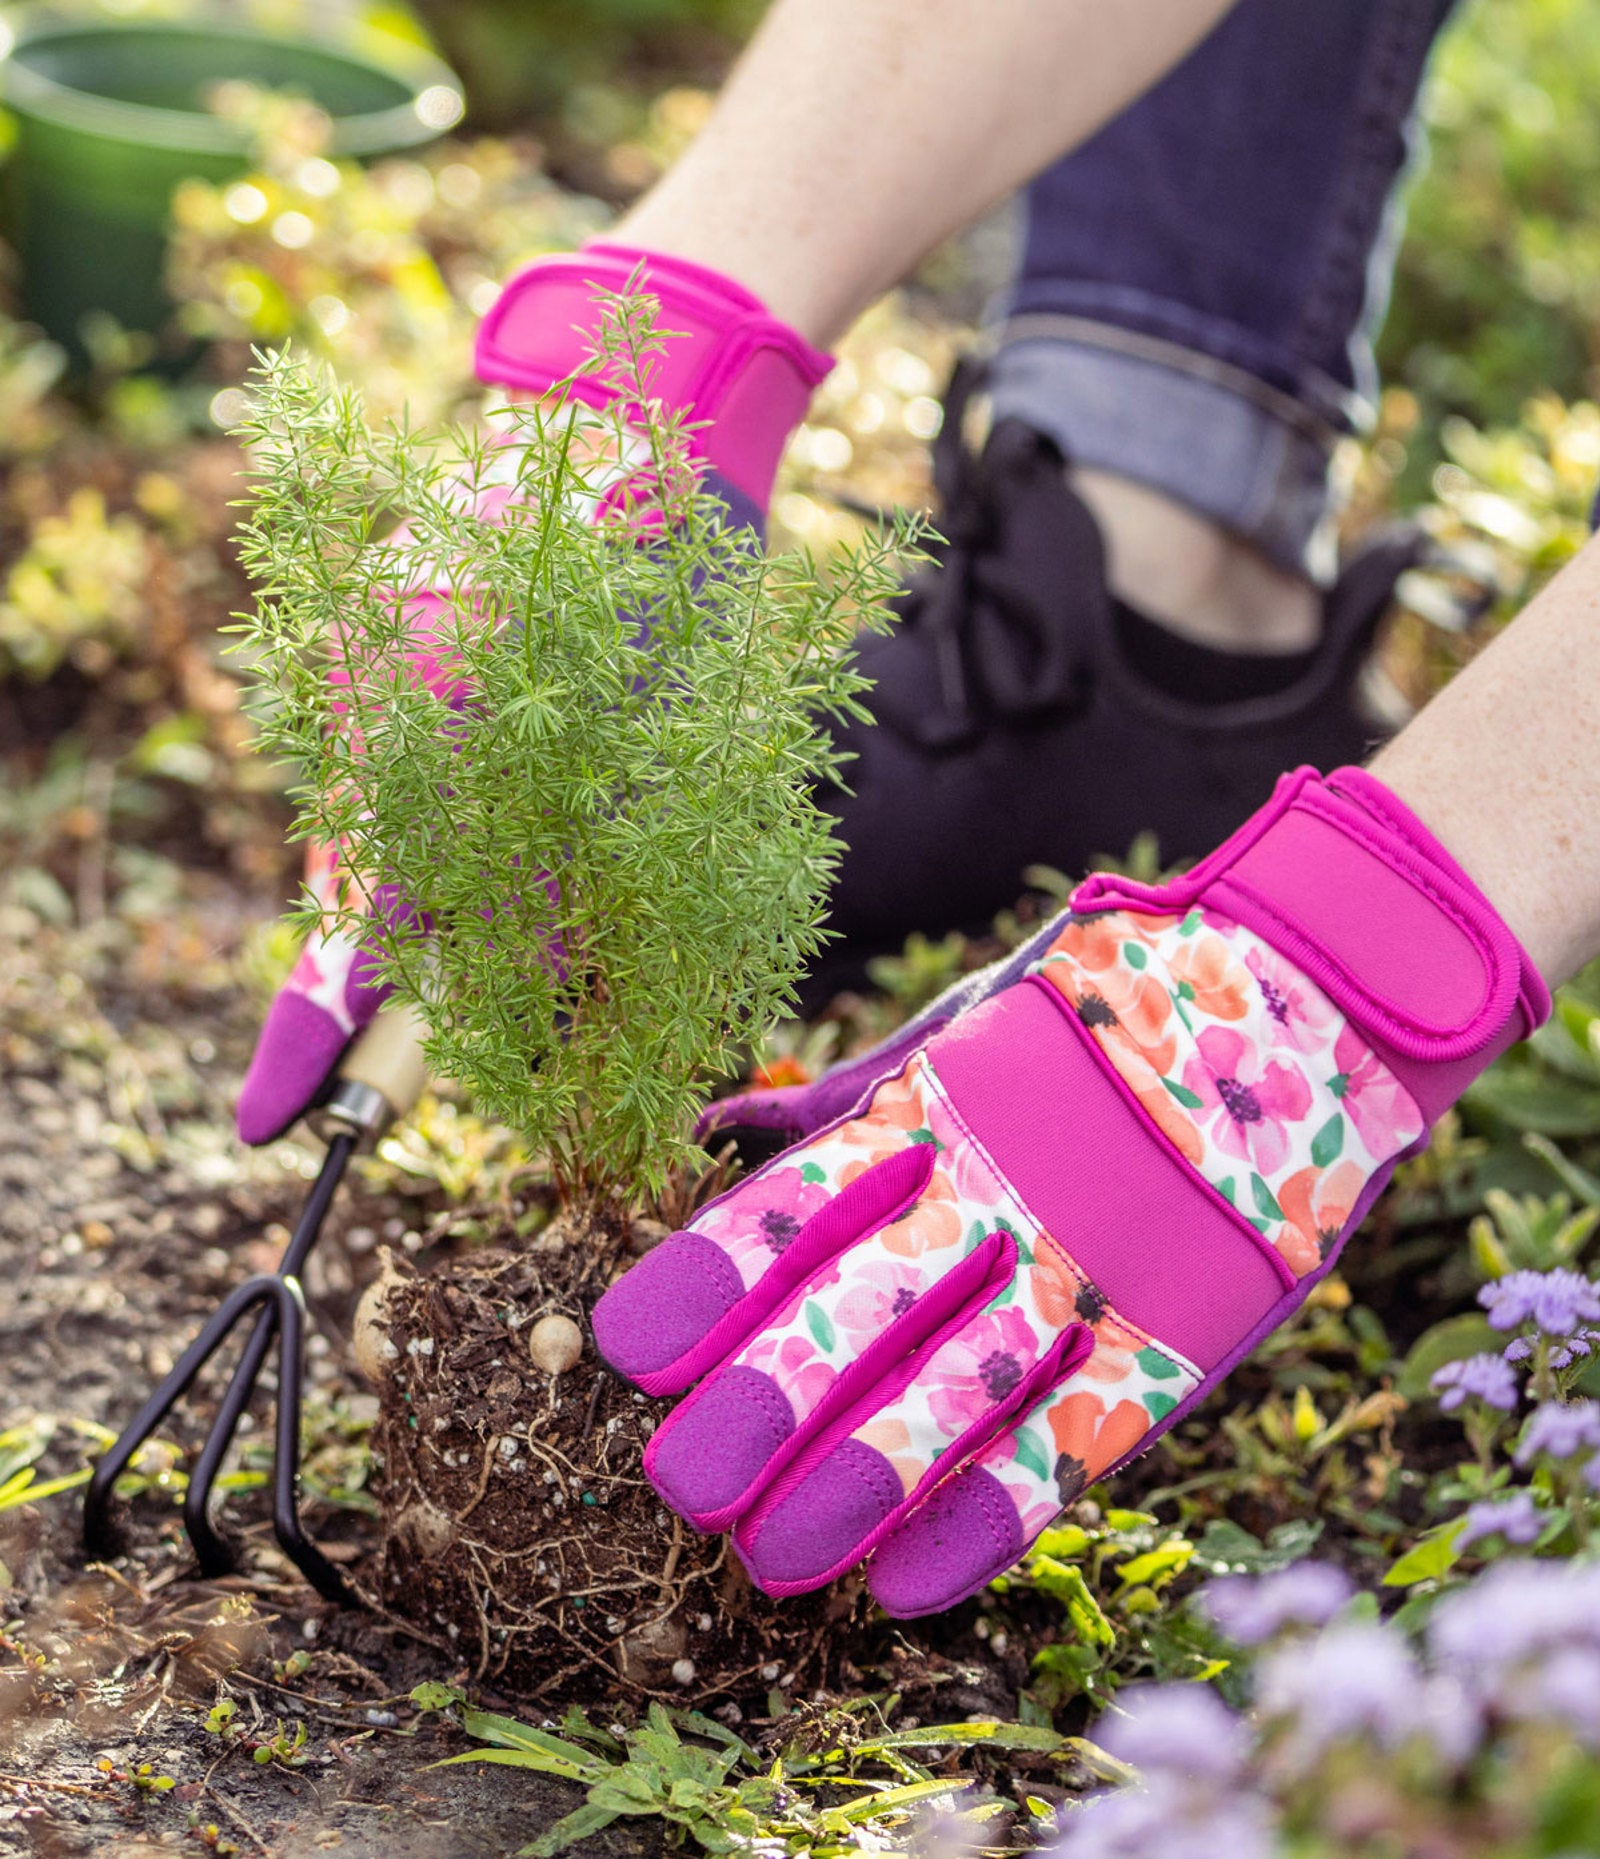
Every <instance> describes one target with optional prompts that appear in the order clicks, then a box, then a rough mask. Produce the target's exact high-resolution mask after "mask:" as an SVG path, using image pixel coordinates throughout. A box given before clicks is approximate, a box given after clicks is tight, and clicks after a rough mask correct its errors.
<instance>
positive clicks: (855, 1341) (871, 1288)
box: [833, 1259, 924, 1354]
mask: <svg viewBox="0 0 1600 1859" xmlns="http://www.w3.org/2000/svg"><path fill="white" fill-rule="evenodd" d="M923 1289H924V1275H923V1273H922V1272H921V1271H920V1270H919V1269H918V1268H917V1267H916V1266H915V1265H911V1264H907V1263H903V1262H902V1261H901V1260H899V1259H878V1260H875V1261H874V1262H873V1263H872V1264H871V1265H866V1266H863V1267H862V1268H861V1269H860V1270H859V1271H857V1272H854V1273H852V1274H851V1285H850V1289H849V1290H848V1291H847V1292H846V1293H845V1295H844V1296H843V1297H842V1298H840V1300H839V1302H838V1304H837V1305H836V1306H835V1308H834V1313H833V1319H834V1322H835V1323H836V1324H837V1325H838V1327H839V1328H840V1329H841V1330H842V1331H843V1332H844V1333H845V1335H846V1336H848V1337H849V1339H850V1342H851V1344H852V1346H853V1348H854V1350H855V1352H856V1353H858V1354H859V1352H860V1351H861V1350H862V1349H864V1348H865V1347H866V1346H867V1344H868V1343H870V1342H871V1341H873V1339H874V1338H875V1337H878V1336H881V1335H882V1334H883V1332H884V1331H885V1330H886V1329H888V1327H889V1325H890V1324H891V1323H893V1322H894V1320H895V1319H896V1318H897V1317H903V1316H904V1315H905V1313H906V1312H907V1311H908V1310H909V1309H910V1308H911V1306H912V1305H913V1304H914V1303H915V1302H916V1300H917V1299H918V1298H919V1297H920V1296H921V1295H922V1292H923Z"/></svg>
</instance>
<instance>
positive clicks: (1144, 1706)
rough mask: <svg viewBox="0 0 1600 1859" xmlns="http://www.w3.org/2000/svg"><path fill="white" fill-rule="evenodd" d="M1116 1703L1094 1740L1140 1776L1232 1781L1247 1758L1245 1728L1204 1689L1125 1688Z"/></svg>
mask: <svg viewBox="0 0 1600 1859" xmlns="http://www.w3.org/2000/svg"><path fill="white" fill-rule="evenodd" d="M1118 1704H1119V1706H1120V1707H1121V1715H1119V1716H1116V1717H1111V1718H1108V1719H1106V1720H1105V1721H1104V1722H1103V1723H1101V1724H1100V1725H1099V1726H1098V1727H1097V1728H1096V1731H1095V1741H1096V1742H1097V1743H1099V1745H1100V1747H1101V1748H1102V1749H1104V1750H1105V1751H1106V1752H1107V1754H1108V1755H1112V1756H1115V1757H1116V1759H1117V1760H1118V1761H1119V1762H1126V1763H1129V1764H1131V1765H1132V1766H1133V1767H1134V1768H1136V1769H1138V1770H1140V1771H1141V1773H1143V1774H1145V1775H1146V1776H1153V1775H1156V1774H1171V1775H1185V1776H1189V1777H1198V1776H1208V1777H1210V1778H1211V1779H1212V1780H1213V1781H1219V1782H1227V1781H1232V1780H1233V1778H1234V1777H1235V1776H1237V1775H1238V1773H1239V1772H1240V1770H1241V1769H1242V1768H1243V1767H1244V1764H1245V1761H1246V1758H1247V1757H1248V1756H1249V1754H1250V1731H1249V1727H1248V1726H1247V1725H1246V1724H1245V1722H1244V1720H1243V1719H1242V1718H1240V1717H1237V1716H1235V1715H1234V1713H1233V1712H1232V1711H1231V1710H1229V1709H1228V1707H1227V1705H1226V1704H1224V1703H1223V1701H1222V1699H1221V1698H1219V1697H1218V1696H1217V1694H1216V1692H1214V1691H1212V1690H1211V1689H1210V1688H1209V1687H1208V1686H1206V1685H1130V1686H1129V1687H1128V1689H1127V1690H1126V1691H1124V1692H1123V1693H1122V1695H1121V1697H1120V1698H1119V1699H1118Z"/></svg>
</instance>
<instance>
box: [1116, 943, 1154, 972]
mask: <svg viewBox="0 0 1600 1859" xmlns="http://www.w3.org/2000/svg"><path fill="white" fill-rule="evenodd" d="M1122 959H1123V961H1125V962H1126V963H1127V964H1128V966H1129V967H1130V968H1143V967H1144V965H1145V963H1146V962H1148V961H1149V959H1150V958H1149V956H1147V955H1146V954H1145V952H1144V950H1143V949H1141V948H1140V947H1139V945H1138V943H1136V942H1125V943H1124V944H1123V945H1122Z"/></svg>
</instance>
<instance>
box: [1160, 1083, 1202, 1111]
mask: <svg viewBox="0 0 1600 1859" xmlns="http://www.w3.org/2000/svg"><path fill="white" fill-rule="evenodd" d="M1161 1082H1162V1083H1163V1084H1164V1085H1165V1086H1166V1087H1167V1089H1168V1090H1169V1091H1170V1092H1171V1093H1172V1095H1173V1096H1174V1097H1175V1098H1176V1099H1177V1100H1178V1102H1179V1103H1180V1104H1182V1106H1183V1107H1184V1109H1185V1110H1198V1109H1199V1108H1200V1103H1201V1099H1200V1097H1199V1095H1198V1094H1197V1093H1196V1092H1194V1091H1191V1090H1190V1089H1189V1087H1188V1086H1187V1085H1186V1084H1179V1083H1178V1081H1177V1079H1176V1078H1163V1079H1162V1080H1161Z"/></svg>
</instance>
